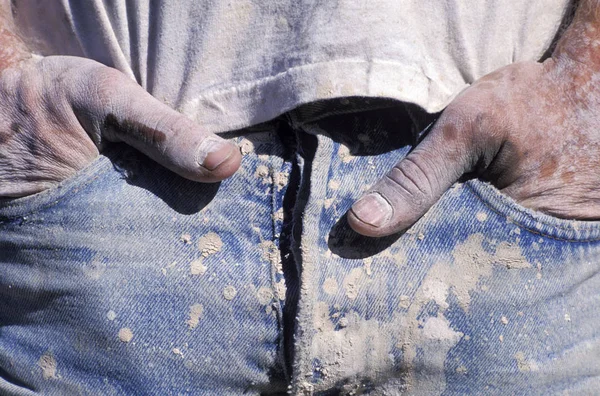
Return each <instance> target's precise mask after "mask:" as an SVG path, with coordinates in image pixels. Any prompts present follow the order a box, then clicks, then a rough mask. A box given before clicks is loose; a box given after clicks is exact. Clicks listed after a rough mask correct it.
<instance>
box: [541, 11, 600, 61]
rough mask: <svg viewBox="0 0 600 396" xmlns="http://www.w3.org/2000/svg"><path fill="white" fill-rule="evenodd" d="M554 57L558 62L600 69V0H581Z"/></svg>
mask: <svg viewBox="0 0 600 396" xmlns="http://www.w3.org/2000/svg"><path fill="white" fill-rule="evenodd" d="M552 58H553V59H554V60H555V61H556V62H557V63H558V64H566V65H572V64H574V63H575V64H577V65H576V66H577V68H580V67H583V68H589V69H590V71H600V0H580V1H579V2H578V4H577V9H576V11H575V15H574V17H573V21H572V22H571V25H570V26H569V27H568V29H567V30H566V31H565V33H564V34H563V36H562V37H561V39H560V40H559V41H558V44H557V46H556V49H555V50H554V53H553V54H552Z"/></svg>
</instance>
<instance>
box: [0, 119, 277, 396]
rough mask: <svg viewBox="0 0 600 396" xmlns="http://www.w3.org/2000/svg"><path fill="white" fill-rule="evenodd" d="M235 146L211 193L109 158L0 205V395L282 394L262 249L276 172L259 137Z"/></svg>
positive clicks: (269, 234)
mask: <svg viewBox="0 0 600 396" xmlns="http://www.w3.org/2000/svg"><path fill="white" fill-rule="evenodd" d="M240 143H241V145H242V147H243V148H244V150H245V152H246V153H247V155H246V156H245V157H244V161H243V167H242V169H241V172H240V173H239V174H238V175H237V176H236V177H235V178H232V179H230V180H227V181H225V182H223V183H221V185H220V186H219V185H217V184H214V185H210V184H199V183H193V182H189V181H186V180H184V179H182V178H179V177H177V176H175V175H174V174H172V173H170V172H168V171H166V170H164V169H162V168H161V167H160V166H159V165H157V164H155V163H153V162H152V161H150V160H148V159H146V158H144V157H142V156H141V155H139V154H137V153H135V152H133V151H132V150H129V149H126V148H123V147H118V148H117V149H115V150H113V152H112V153H110V154H109V157H110V158H109V157H106V156H102V157H100V159H98V160H97V161H96V162H95V163H94V164H93V165H91V166H90V167H89V168H88V169H86V170H85V171H83V172H81V173H80V174H79V175H78V176H76V177H75V178H74V179H73V180H70V181H68V182H67V183H65V184H63V185H62V186H60V188H57V189H54V190H52V191H49V192H45V193H42V194H38V195H35V196H32V197H28V198H24V199H20V200H16V201H10V202H5V203H4V205H3V207H2V209H0V263H1V264H0V265H1V268H2V270H1V273H0V394H2V395H13V394H14V395H33V394H38V393H40V394H50V395H76V394H94V395H113V394H114V395H123V394H127V395H148V394H154V395H179V394H219V395H225V394H233V395H239V394H242V393H245V394H258V393H260V392H261V391H262V390H265V389H270V390H273V389H283V390H285V389H286V386H287V385H286V384H285V382H284V381H285V377H284V375H283V366H282V359H281V357H280V355H279V352H278V351H279V350H280V349H281V348H280V343H281V342H282V339H281V336H280V334H281V299H283V298H284V297H285V287H284V284H283V283H282V275H281V273H280V272H281V269H280V266H279V257H278V249H277V246H276V244H275V243H276V241H277V238H276V233H277V232H278V231H277V230H278V229H279V228H280V226H281V220H280V218H281V216H278V214H279V213H280V210H279V208H280V207H281V199H280V198H281V197H282V196H283V193H284V192H285V182H284V181H285V180H286V179H287V177H286V176H285V172H286V166H289V165H286V164H284V163H283V161H282V159H281V155H280V154H279V153H280V151H281V149H282V148H281V145H279V144H278V143H277V138H276V136H275V137H274V136H273V135H272V131H270V130H266V131H257V132H255V133H253V134H251V135H249V136H248V137H247V138H245V139H243V140H242V141H240ZM263 153H268V154H263ZM276 154H279V155H276ZM113 163H115V164H116V167H115V166H113ZM282 181H283V182H282Z"/></svg>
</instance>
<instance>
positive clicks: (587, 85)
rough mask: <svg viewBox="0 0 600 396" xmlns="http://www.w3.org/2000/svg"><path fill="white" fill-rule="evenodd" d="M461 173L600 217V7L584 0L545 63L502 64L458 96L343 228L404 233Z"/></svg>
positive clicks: (553, 206) (572, 212)
mask: <svg viewBox="0 0 600 396" xmlns="http://www.w3.org/2000/svg"><path fill="white" fill-rule="evenodd" d="M463 175H472V176H477V177H481V178H483V179H487V180H489V181H490V182H491V183H493V184H494V185H495V186H496V187H497V188H499V189H500V190H501V191H503V192H504V193H506V194H508V195H509V196H511V197H512V198H514V199H515V200H516V201H518V202H519V203H521V204H522V205H524V206H526V207H528V208H531V209H534V210H539V211H541V212H544V213H547V214H550V215H554V216H557V217H561V218H568V219H582V220H597V219H600V188H598V186H600V1H598V0H584V1H582V2H581V4H580V5H579V8H578V10H577V13H576V15H575V18H574V20H573V23H572V24H571V26H570V27H569V29H568V30H567V31H566V32H565V34H564V36H563V37H562V38H561V40H560V42H559V43H558V45H557V48H556V50H555V51H554V53H553V55H552V57H551V58H549V59H547V60H546V61H545V62H544V63H537V62H525V63H518V64H513V65H510V66H507V67H504V68H502V69H500V70H497V71H495V72H493V73H491V74H488V75H487V76H485V77H483V78H481V79H480V80H478V81H476V83H475V84H473V85H472V86H471V87H470V88H468V89H466V90H465V91H464V92H462V93H461V94H460V95H459V96H458V97H457V98H456V99H455V100H454V101H453V102H452V103H451V104H450V106H448V107H447V108H446V110H445V111H444V112H443V113H442V116H441V117H440V119H439V120H438V122H437V123H436V125H435V126H434V128H433V129H432V131H431V132H430V134H429V135H428V136H427V137H426V138H425V139H424V140H423V142H421V144H419V145H418V146H417V147H416V148H415V149H414V150H413V152H412V153H411V154H409V155H408V156H407V157H406V158H405V159H404V160H403V161H401V162H399V163H398V164H397V165H396V166H395V167H394V168H393V169H392V170H391V171H390V172H389V173H388V174H387V175H386V176H385V177H384V178H383V179H381V180H380V181H379V182H378V183H376V184H375V185H374V186H373V187H372V188H371V189H370V190H369V191H368V192H367V193H366V195H365V196H363V198H361V199H360V200H359V201H357V202H356V203H355V204H354V206H353V207H352V209H351V211H350V213H349V216H348V219H349V223H350V225H351V226H352V228H354V230H356V231H357V232H359V233H361V234H364V235H368V236H384V235H389V234H392V233H395V232H398V231H401V230H403V229H406V228H407V227H409V226H410V225H412V224H413V223H414V222H415V221H416V220H418V219H419V218H420V217H421V216H422V215H423V214H424V213H425V212H426V211H427V210H428V209H429V208H430V207H431V206H432V205H433V204H434V203H435V202H436V201H437V200H438V199H439V197H440V196H441V195H442V194H443V193H444V192H445V191H446V190H447V189H448V188H449V187H450V186H451V185H452V184H453V183H454V182H456V181H457V180H458V179H459V178H461V177H462V176H463Z"/></svg>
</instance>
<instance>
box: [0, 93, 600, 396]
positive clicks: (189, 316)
mask: <svg viewBox="0 0 600 396" xmlns="http://www.w3.org/2000/svg"><path fill="white" fill-rule="evenodd" d="M341 105H344V104H343V103H342V104H341ZM369 106H373V104H372V103H365V106H364V108H363V107H361V106H355V107H353V109H352V112H349V113H345V112H343V111H339V106H337V107H335V108H334V110H332V111H327V110H325V111H324V110H323V107H319V106H308V107H304V108H301V109H299V110H297V111H295V112H293V113H292V114H291V115H289V117H288V118H287V122H283V121H282V120H277V121H276V122H273V123H271V124H266V125H263V126H259V127H257V128H254V129H253V130H251V131H245V133H246V134H245V135H244V137H243V138H238V141H239V143H240V145H241V147H242V151H243V153H244V154H245V155H244V159H243V164H242V169H241V170H240V172H238V173H237V174H236V175H235V176H233V177H232V178H231V179H229V180H227V181H224V182H222V183H221V184H220V185H207V184H197V183H193V182H189V181H185V180H183V179H181V178H179V177H177V176H175V175H173V174H172V173H170V172H168V171H166V170H164V169H162V168H161V167H160V166H159V165H156V164H155V163H153V162H151V161H150V160H148V159H146V158H145V157H143V156H142V155H140V154H137V153H135V152H134V151H132V150H130V149H127V148H124V147H122V146H115V147H113V148H111V149H110V150H109V151H108V152H107V153H106V154H105V155H103V156H102V157H100V158H99V159H98V160H97V161H96V162H95V163H94V164H92V165H91V166H90V167H88V168H87V169H85V170H84V171H82V172H81V173H80V174H78V175H77V176H76V177H74V178H73V179H71V180H69V181H67V182H65V183H63V184H62V185H61V186H60V187H58V188H55V189H53V190H51V191H47V192H44V193H41V194H37V195H35V196H32V197H28V198H23V199H18V200H11V201H4V202H2V203H0V265H1V266H2V271H1V272H0V394H2V395H4V394H6V395H34V394H48V395H71V394H107V395H110V394H115V395H122V394H126V395H195V394H209V395H213V394H214V395H226V394H235V395H241V394H279V393H282V392H285V391H286V390H287V391H288V392H290V393H292V394H312V393H315V394H323V395H330V394H331V395H337V394H373V395H396V394H417V395H440V394H444V395H455V394H457V395H458V394H474V395H479V394H539V395H542V394H544V395H546V394H561V393H566V394H594V393H596V391H597V389H600V376H599V375H600V357H599V356H600V276H598V273H599V271H600V259H599V257H600V255H599V253H600V226H599V224H598V223H593V222H589V223H588V222H577V221H567V220H558V219H555V218H552V217H549V216H545V215H541V214H538V213H535V212H532V211H529V210H527V209H524V208H522V207H520V206H519V205H518V204H516V203H515V202H513V201H512V200H511V199H509V198H507V197H505V196H504V195H502V194H501V193H500V192H499V191H497V190H496V189H495V188H493V187H491V186H489V185H487V184H485V183H483V182H480V181H469V182H466V183H462V184H460V183H459V184H457V185H455V186H454V187H453V188H452V189H451V190H450V191H448V192H447V193H446V194H445V195H444V196H443V197H442V199H441V200H440V202H439V203H438V204H437V205H436V206H435V207H434V208H433V209H432V210H431V211H430V212H429V213H428V214H427V215H426V216H425V217H424V218H422V219H421V220H420V221H419V222H418V223H417V224H416V225H415V226H414V227H412V228H411V229H410V230H408V231H407V232H406V233H404V234H401V235H394V236H392V237H387V238H383V239H377V240H376V239H372V238H365V237H360V236H358V235H356V234H355V233H353V232H352V231H351V230H350V229H349V227H348V226H347V223H346V221H345V218H344V216H343V215H344V213H345V211H346V210H347V209H348V208H349V207H350V206H351V204H352V202H353V200H355V199H356V198H358V197H359V196H360V195H361V193H362V191H363V190H364V189H366V188H368V187H369V186H370V185H371V184H372V183H373V182H375V181H376V180H377V179H378V178H379V177H380V176H381V175H383V174H384V172H386V171H387V170H388V169H389V168H390V167H391V166H392V165H393V164H395V162H396V161H397V160H399V159H401V158H402V157H403V156H404V155H406V153H407V152H408V150H409V147H410V145H411V144H412V143H414V139H416V138H418V136H416V135H414V134H411V133H408V131H402V130H398V127H399V125H407V122H408V121H407V119H405V116H404V115H402V114H403V113H402V112H399V111H398V110H397V109H396V108H395V107H392V108H379V109H377V110H368V111H367V110H366V108H369ZM373 107H377V106H373ZM405 132H406V133H405ZM286 286H287V289H286ZM290 381H291V386H290V387H289V388H288V383H289V382H290Z"/></svg>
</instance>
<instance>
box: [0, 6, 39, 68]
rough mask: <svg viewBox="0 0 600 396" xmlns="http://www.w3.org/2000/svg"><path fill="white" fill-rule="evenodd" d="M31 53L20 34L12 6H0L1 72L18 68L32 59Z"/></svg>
mask: <svg viewBox="0 0 600 396" xmlns="http://www.w3.org/2000/svg"><path fill="white" fill-rule="evenodd" d="M31 55H32V54H31V51H30V50H29V48H28V47H27V45H26V44H25V42H24V41H23V39H22V38H21V37H20V36H19V34H18V29H17V28H16V26H15V25H14V23H13V19H12V14H11V10H10V6H9V5H7V4H5V2H2V4H1V5H0V71H2V70H5V69H8V68H11V67H14V66H16V65H17V64H19V63H21V62H22V61H24V60H27V59H29V58H31Z"/></svg>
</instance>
